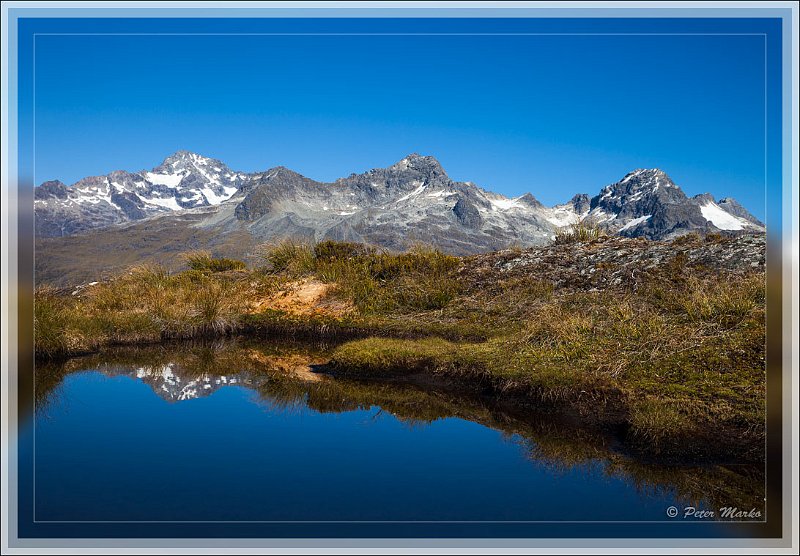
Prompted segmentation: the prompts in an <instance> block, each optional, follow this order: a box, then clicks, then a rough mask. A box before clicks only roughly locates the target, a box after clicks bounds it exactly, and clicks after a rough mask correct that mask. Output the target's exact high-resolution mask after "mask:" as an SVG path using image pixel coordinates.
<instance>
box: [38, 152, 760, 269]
mask: <svg viewBox="0 0 800 556" xmlns="http://www.w3.org/2000/svg"><path fill="white" fill-rule="evenodd" d="M34 206H35V229H36V235H37V238H39V239H46V238H50V241H48V242H47V245H48V246H53V245H56V244H57V242H58V240H59V239H61V238H68V237H74V236H81V237H85V239H84V240H83V241H84V242H88V241H89V238H95V239H97V240H98V241H100V243H103V244H106V245H109V246H110V248H113V246H114V242H115V241H116V242H117V243H119V244H120V245H124V244H125V242H126V237H127V238H128V239H129V238H130V237H133V236H137V234H138V235H139V236H141V235H142V234H144V235H146V236H147V237H148V238H150V240H153V241H151V242H150V243H151V245H150V251H153V252H156V251H158V248H157V247H156V248H154V249H155V250H154V249H153V245H155V246H157V245H158V238H157V237H154V236H153V234H154V233H155V232H154V230H159V229H161V230H164V229H168V230H171V232H170V234H171V235H170V237H164V238H162V239H163V241H164V243H166V242H168V241H169V239H170V238H175V237H187V238H194V240H195V241H194V243H195V244H197V245H188V246H186V247H187V248H189V247H203V245H202V241H201V239H202V238H213V239H214V241H213V242H212V243H215V244H216V245H221V240H220V237H221V236H229V237H230V238H236V240H235V242H238V243H241V241H245V242H246V243H253V244H255V243H259V242H267V241H271V240H275V239H278V238H284V237H294V238H302V239H308V240H314V241H320V240H323V239H335V240H347V241H359V242H365V243H370V244H374V245H379V246H383V247H386V248H389V249H397V250H401V249H405V248H407V247H409V246H410V245H411V244H413V243H426V244H430V245H433V246H436V247H439V248H441V249H443V250H445V251H448V252H451V253H454V254H459V255H464V254H473V253H479V252H485V251H492V250H497V249H502V248H505V247H508V246H510V245H519V246H529V245H541V244H546V243H549V242H551V241H552V240H553V239H554V236H555V234H556V232H557V230H559V229H560V228H564V227H566V226H569V225H571V224H575V223H577V222H589V221H590V222H592V223H594V224H597V225H599V226H601V227H603V228H605V229H606V230H607V231H608V232H609V233H612V234H618V235H623V236H629V237H644V238H648V239H656V240H657V239H670V238H673V237H676V236H679V235H682V234H685V233H688V232H693V231H696V232H700V233H708V232H719V231H723V232H727V233H751V232H755V233H760V232H763V231H764V225H763V224H762V223H761V222H759V221H758V220H757V219H756V218H755V217H753V216H752V215H751V214H750V213H749V212H748V211H747V210H746V209H745V208H744V207H742V206H741V205H740V204H739V203H738V202H736V200H734V199H732V198H724V199H721V200H719V201H717V200H715V199H714V198H713V197H712V196H711V195H710V194H707V193H706V194H702V195H696V196H694V197H687V196H686V194H685V193H684V192H683V190H681V188H680V187H679V186H677V185H676V184H675V183H674V182H673V181H672V180H671V179H670V178H669V176H667V174H665V173H664V172H663V171H661V170H658V169H638V170H634V171H632V172H629V173H628V174H627V175H625V176H623V177H622V179H621V180H620V181H618V182H616V183H612V184H610V185H606V186H605V187H603V188H602V189H600V190H599V192H598V193H597V194H596V195H594V196H593V197H590V196H589V195H588V194H585V193H580V194H576V195H574V196H573V197H572V198H571V199H570V200H569V201H567V202H566V203H563V204H560V205H556V206H552V207H548V206H545V205H543V204H542V203H540V202H539V201H538V200H537V199H536V198H535V197H534V196H533V195H532V194H531V193H526V194H524V195H521V196H519V197H514V198H509V197H506V196H503V195H500V194H497V193H493V192H491V191H489V190H486V189H483V188H481V187H479V186H477V185H475V184H474V183H471V182H459V181H454V180H452V179H450V177H449V176H448V175H447V173H446V172H445V170H444V168H442V166H441V164H440V163H439V161H438V160H436V158H434V157H432V156H421V155H418V154H411V155H408V156H406V157H405V158H403V159H402V160H400V161H399V162H397V163H395V164H393V165H392V166H389V167H388V168H378V169H373V170H369V171H367V172H364V173H361V174H351V175H350V176H348V177H345V178H340V179H338V180H336V181H334V182H330V183H323V182H318V181H315V180H312V179H310V178H307V177H305V176H302V175H300V174H298V173H297V172H294V171H292V170H290V169H288V168H285V167H282V166H279V167H276V168H272V169H270V170H267V171H265V172H253V173H245V172H239V171H235V170H232V169H230V168H229V167H228V166H226V165H225V164H224V163H223V162H221V161H219V160H215V159H213V158H207V157H204V156H200V155H198V154H195V153H191V152H188V151H179V152H176V153H175V154H173V155H171V156H169V157H167V158H166V159H165V160H164V161H163V162H162V163H161V164H160V165H158V166H156V167H155V168H153V169H152V170H142V171H139V172H134V173H130V172H126V171H122V170H120V171H115V172H112V173H110V174H108V175H105V176H96V177H88V178H83V179H81V180H79V181H78V182H76V183H74V184H72V185H70V186H67V185H65V184H63V183H61V182H60V181H48V182H45V183H42V184H41V185H40V186H38V187H36V188H35V194H34ZM179 229H180V233H178V230H179ZM92 234H95V235H92ZM98 234H99V235H98ZM112 238H113V239H112ZM54 242H55V243H54ZM64 248H67V244H66V243H65V244H64ZM178 248H179V246H178V245H172V247H171V248H169V249H167V250H172V249H178ZM37 258H38V257H37ZM37 265H38V262H37Z"/></svg>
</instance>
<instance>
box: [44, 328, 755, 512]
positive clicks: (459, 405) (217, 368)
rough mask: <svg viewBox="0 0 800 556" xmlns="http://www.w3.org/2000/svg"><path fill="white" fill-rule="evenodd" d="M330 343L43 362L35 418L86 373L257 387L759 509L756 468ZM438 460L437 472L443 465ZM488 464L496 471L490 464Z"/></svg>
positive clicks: (661, 492) (160, 384) (255, 394)
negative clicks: (388, 378)
mask: <svg viewBox="0 0 800 556" xmlns="http://www.w3.org/2000/svg"><path fill="white" fill-rule="evenodd" d="M328 350H329V347H328V346H325V345H309V344H296V343H291V342H285V341H284V342H279V343H265V342H253V341H242V340H230V341H225V342H215V343H188V344H175V345H167V346H154V347H144V348H142V347H138V348H116V349H112V350H108V351H105V352H103V353H100V354H96V355H92V356H88V357H82V358H76V359H71V360H68V361H66V362H63V363H48V364H43V363H37V367H36V375H35V404H36V416H37V421H39V420H40V419H41V420H42V422H43V423H46V422H47V419H49V418H50V413H51V409H53V408H55V407H58V406H59V405H60V404H67V405H68V404H69V403H70V400H69V399H68V398H65V396H64V395H63V392H62V390H63V389H64V384H65V381H66V380H67V379H68V378H69V377H72V376H78V375H81V374H85V373H87V372H94V373H100V374H101V375H104V376H106V377H115V378H116V377H127V378H129V379H131V380H135V381H139V382H141V383H144V384H146V385H147V386H148V387H149V388H150V389H152V391H153V392H154V393H155V394H156V395H157V396H159V397H160V398H161V399H163V400H164V401H166V402H169V403H170V404H183V403H191V402H190V400H197V399H201V398H207V397H209V396H212V395H214V394H216V393H217V392H219V391H220V390H222V389H225V388H227V387H235V388H243V389H246V390H247V391H249V392H251V393H252V394H251V398H250V399H251V400H252V402H254V403H256V404H260V405H263V406H264V407H265V408H268V410H269V411H272V412H275V411H277V412H286V411H288V410H291V409H292V408H295V409H302V410H304V411H308V410H311V411H313V412H316V413H319V414H328V413H346V412H352V411H358V410H361V411H368V412H370V413H369V415H371V417H370V418H371V419H380V418H382V417H383V416H385V415H391V416H393V417H394V418H395V419H397V420H398V421H400V422H402V423H405V424H407V425H410V426H414V427H423V428H424V427H426V426H428V425H429V424H431V423H434V422H437V421H439V420H443V419H448V418H456V419H460V420H463V421H468V422H472V423H477V424H479V425H481V426H483V427H487V428H489V429H493V430H496V431H499V432H501V433H502V436H503V438H504V439H505V442H506V443H508V442H512V443H515V444H517V445H518V446H519V449H521V450H522V451H523V452H522V453H523V454H524V456H525V457H526V458H527V459H528V460H529V462H530V463H529V465H530V466H531V472H534V471H537V472H542V470H544V472H546V473H547V474H549V475H548V476H549V477H552V480H558V475H559V473H566V472H568V471H570V470H575V469H581V468H585V469H587V470H596V469H598V468H600V469H602V473H603V474H605V476H607V477H609V478H613V479H615V480H621V481H623V482H625V483H626V484H628V485H631V486H632V488H633V489H634V490H635V491H636V492H638V493H640V495H641V496H644V497H648V496H652V497H657V498H659V499H663V500H665V501H666V500H669V501H674V502H675V503H676V504H678V503H680V504H686V505H695V506H697V507H711V508H719V507H722V506H737V507H739V508H747V509H750V508H758V509H761V510H763V499H764V490H763V473H762V472H761V470H760V469H754V468H752V467H745V466H735V467H730V466H729V467H726V466H719V465H706V466H675V465H673V466H663V465H658V464H656V463H653V462H646V461H641V460H639V459H637V458H636V457H634V456H632V455H630V454H626V453H623V452H622V451H620V449H619V445H618V443H617V442H616V441H615V439H614V438H613V436H611V435H609V434H608V433H605V432H602V431H596V430H591V429H587V428H582V427H580V426H578V425H577V424H576V423H575V422H574V421H571V420H569V419H565V418H563V416H557V415H554V414H548V413H536V412H533V411H531V410H530V409H525V410H523V409H520V408H515V407H512V406H506V405H503V404H501V403H499V402H498V400H494V399H487V398H484V397H480V396H477V395H475V394H469V393H465V392H458V391H454V390H452V389H446V388H443V387H421V386H417V385H413V384H403V383H399V382H378V381H357V380H351V379H342V378H335V377H330V376H327V375H325V374H323V373H320V372H317V370H318V369H320V367H319V366H320V365H321V364H323V363H324V362H325V361H326V360H327V352H328ZM98 391H101V390H98ZM37 426H38V424H37ZM231 434H236V431H231ZM460 440H461V439H455V440H454V442H455V441H460ZM467 441H468V439H467ZM317 457H320V456H319V454H317ZM489 461H491V460H489ZM434 464H435V462H432V469H431V472H432V473H435V472H437V471H438V470H437V469H436V468H435V465H434ZM486 472H487V473H491V468H490V467H489V468H488V469H487V471H486ZM664 507H666V506H664ZM600 517H601V516H598V518H600ZM612 518H613V517H612Z"/></svg>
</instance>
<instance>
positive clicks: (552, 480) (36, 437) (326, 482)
mask: <svg viewBox="0 0 800 556" xmlns="http://www.w3.org/2000/svg"><path fill="white" fill-rule="evenodd" d="M324 360H325V347H324V346H322V347H320V346H313V347H311V346H304V345H296V344H289V343H281V344H266V343H263V342H262V343H257V344H254V343H243V342H227V343H224V344H192V345H180V346H173V347H171V348H164V347H157V348H147V349H121V350H115V351H109V352H107V353H104V354H101V355H95V356H92V357H87V358H80V359H73V360H70V361H68V362H67V363H64V364H59V365H43V364H39V365H37V371H36V382H35V405H36V411H35V416H34V419H33V423H30V426H28V427H26V431H27V433H25V434H28V435H31V436H32V438H30V439H29V440H31V442H30V446H32V450H33V454H32V456H33V457H32V459H33V462H34V474H35V477H34V489H33V490H34V504H35V506H34V512H35V518H36V520H39V521H148V522H153V521H282V522H283V521H337V522H340V521H436V522H438V521H539V520H555V521H568V520H577V521H584V520H600V521H606V520H608V521H620V520H632V521H650V520H656V521H667V520H669V519H671V518H669V517H668V516H667V513H666V510H667V508H668V507H669V506H673V505H674V506H677V507H680V508H683V507H684V506H686V505H687V504H691V505H694V506H697V507H707V508H713V507H715V506H717V505H719V504H725V503H731V504H738V505H739V506H740V507H743V506H747V507H748V508H749V507H751V506H754V505H759V507H760V505H761V504H763V502H761V501H762V500H763V490H762V487H761V486H760V485H761V479H759V478H758V476H754V475H752V474H751V473H749V472H746V471H743V470H741V469H731V468H722V467H719V466H706V467H661V466H658V465H655V464H652V463H645V462H638V461H636V459H635V458H631V457H629V456H626V455H624V454H622V453H620V451H619V450H618V449H617V448H616V447H615V443H614V440H613V439H609V438H606V437H603V436H599V435H598V434H594V433H588V432H585V431H581V430H580V429H577V428H574V427H573V426H568V425H566V424H563V423H558V422H557V421H555V420H554V418H553V417H552V416H549V417H548V416H547V415H539V416H535V415H531V414H530V412H527V413H524V414H522V415H520V414H518V413H517V414H514V413H509V410H508V408H505V409H501V408H499V407H498V406H497V405H496V403H495V402H493V401H492V400H486V399H480V398H476V397H474V396H473V397H470V396H467V395H466V394H463V393H462V394H457V393H453V392H447V391H443V390H436V389H431V388H425V389H423V388H420V387H416V386H412V385H403V384H385V383H376V382H359V381H352V380H343V379H338V378H334V377H330V376H327V375H324V374H321V373H318V372H315V367H314V365H315V364H316V363H320V362H323V361H324ZM709 493H711V494H709ZM715 497H716V498H715Z"/></svg>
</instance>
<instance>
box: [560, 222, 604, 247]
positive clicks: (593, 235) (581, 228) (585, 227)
mask: <svg viewBox="0 0 800 556" xmlns="http://www.w3.org/2000/svg"><path fill="white" fill-rule="evenodd" d="M606 235H608V233H607V232H606V231H605V230H604V229H603V228H601V227H600V226H599V225H598V224H597V223H596V222H593V221H591V220H581V221H580V222H576V223H575V224H571V225H570V226H567V227H564V228H560V229H558V230H557V231H556V239H555V242H556V244H558V245H561V244H565V243H576V242H579V241H594V240H596V239H598V238H601V237H604V236H606Z"/></svg>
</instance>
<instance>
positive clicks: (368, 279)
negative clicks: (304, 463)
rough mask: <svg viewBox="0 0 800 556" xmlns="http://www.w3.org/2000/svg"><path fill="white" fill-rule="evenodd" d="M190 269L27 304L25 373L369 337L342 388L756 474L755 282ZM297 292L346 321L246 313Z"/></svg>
mask: <svg viewBox="0 0 800 556" xmlns="http://www.w3.org/2000/svg"><path fill="white" fill-rule="evenodd" d="M561 241H562V242H565V241H568V240H566V239H563V238H562V240H561ZM573 241H581V236H580V234H574V235H573ZM685 241H686V240H685V239H684V240H680V242H685ZM696 241H699V240H696ZM712 241H721V240H719V239H713V238H712ZM646 243H647V242H645V247H642V248H646ZM678 243H679V242H678ZM701 243H702V241H701ZM570 247H571V246H570V245H565V248H567V249H569V248H570ZM186 260H187V262H188V263H189V265H190V267H191V268H190V269H189V270H186V271H183V272H177V273H169V272H166V271H165V270H164V269H163V268H162V267H157V266H148V267H138V268H135V269H133V270H131V271H130V272H128V273H126V274H124V275H122V276H119V277H118V278H116V279H113V280H110V281H107V282H103V283H100V284H97V285H93V286H89V287H86V288H84V289H82V290H80V291H78V292H77V293H76V295H69V294H64V293H61V292H58V291H56V290H54V289H52V288H47V287H42V288H39V289H37V291H36V298H35V317H36V352H37V356H39V357H59V356H64V355H70V354H75V353H80V352H85V351H92V350H95V349H97V348H98V347H100V346H103V345H108V344H132V343H145V342H158V341H161V340H164V339H172V338H188V337H195V336H209V335H221V334H227V333H230V332H232V331H234V330H237V329H239V328H245V329H247V330H256V331H257V330H259V329H260V330H265V331H270V332H274V331H276V330H277V331H280V330H284V331H286V332H287V333H291V332H296V331H301V332H302V331H306V332H307V333H309V334H311V335H314V334H321V333H328V332H331V333H334V334H335V333H337V332H338V333H350V334H353V335H357V336H370V337H367V338H364V339H361V340H353V341H350V342H347V343H345V344H343V345H341V346H340V347H338V348H337V349H336V350H335V351H334V353H333V355H332V358H331V362H330V367H331V368H332V369H334V370H335V372H337V373H339V374H346V375H348V376H354V377H358V378H371V379H375V378H377V379H386V378H391V379H397V378H402V377H409V376H411V375H417V376H419V375H427V376H435V377H439V378H441V379H446V380H450V381H453V382H458V383H460V384H461V385H472V386H473V387H475V388H477V389H480V390H485V391H489V392H492V393H493V394H494V395H501V396H506V397H509V398H514V399H517V400H522V401H524V402H525V403H534V404H537V405H547V406H554V407H555V406H559V407H569V408H573V409H576V410H578V411H579V412H580V413H581V414H582V415H585V416H587V418H592V419H595V420H600V421H603V422H607V423H608V424H609V425H611V426H615V427H623V428H624V429H625V430H626V431H627V437H628V440H629V441H630V442H631V443H632V444H635V445H638V446H640V447H641V448H642V450H644V451H647V452H649V453H661V454H666V453H673V452H674V453H681V452H686V451H690V452H692V453H696V454H698V455H702V454H703V453H705V452H709V451H711V452H713V451H715V450H719V449H720V448H723V449H727V450H729V451H730V452H731V453H736V454H737V455H738V456H740V457H742V458H746V459H757V458H758V457H763V454H761V451H762V450H761V449H762V448H763V434H764V385H765V380H764V372H765V371H764V369H765V366H764V357H765V348H764V340H765V321H764V297H765V291H764V276H763V273H761V272H758V271H753V272H752V273H750V274H741V273H739V274H736V275H733V274H730V273H724V272H719V273H709V272H707V270H708V269H705V271H704V272H699V270H698V269H696V268H694V267H691V266H688V265H687V264H686V259H685V257H680V256H676V257H673V258H672V259H670V260H669V261H667V262H665V263H664V264H663V265H662V266H661V267H659V269H658V271H657V272H651V273H650V274H649V275H648V276H649V277H648V279H647V281H645V282H644V283H642V284H640V285H639V286H637V288H635V289H617V290H611V289H609V290H605V291H574V290H571V289H569V290H568V289H566V288H565V289H563V290H561V289H557V288H554V287H553V285H552V284H551V283H549V282H548V280H547V277H546V276H529V275H522V276H521V275H519V274H513V275H508V274H503V273H502V272H496V273H494V274H492V275H491V277H490V279H488V280H487V279H486V276H483V277H482V278H481V279H480V280H478V279H474V280H473V279H472V278H470V276H471V274H470V273H469V272H463V271H464V269H465V267H469V265H470V260H469V259H460V258H457V257H452V256H448V255H445V254H443V253H440V252H438V251H435V250H431V249H426V248H424V247H419V248H415V249H413V250H411V251H409V252H407V253H400V254H392V253H386V252H383V251H379V250H376V249H373V248H370V247H367V246H363V245H360V244H352V243H337V242H323V243H319V244H316V245H311V244H304V243H297V242H291V241H287V242H282V243H280V244H278V245H274V246H271V247H270V248H268V249H266V250H265V251H264V253H263V264H261V265H260V266H258V267H257V268H253V269H249V270H248V269H245V268H243V267H244V265H243V264H242V263H240V262H238V261H232V260H219V259H214V258H213V257H211V256H210V255H209V254H208V253H202V252H201V253H193V254H191V255H189V256H188V257H187V259H186ZM303 280H315V281H317V282H321V283H324V284H327V285H329V286H330V287H329V289H328V290H327V291H328V293H327V294H326V295H327V296H328V297H331V298H334V299H336V300H338V302H340V303H343V304H346V305H347V306H348V307H350V308H351V310H349V311H347V312H344V313H341V314H328V313H325V312H324V311H322V312H320V313H318V314H317V313H315V314H313V315H297V314H290V313H289V312H286V311H280V310H273V309H270V308H269V306H268V304H267V306H266V307H263V306H260V307H261V308H260V309H259V310H258V311H257V312H254V311H253V309H252V307H253V300H257V299H265V298H269V296H270V295H274V294H276V292H281V291H283V290H286V289H287V288H288V289H291V288H292V287H294V285H296V284H298V283H300V282H301V281H303Z"/></svg>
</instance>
